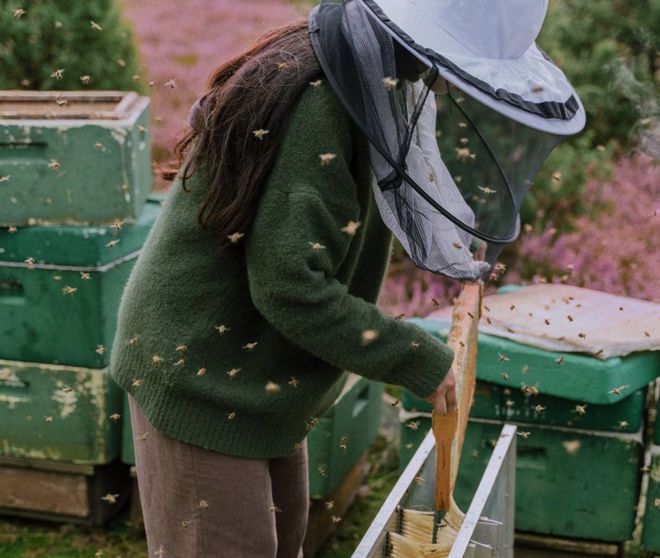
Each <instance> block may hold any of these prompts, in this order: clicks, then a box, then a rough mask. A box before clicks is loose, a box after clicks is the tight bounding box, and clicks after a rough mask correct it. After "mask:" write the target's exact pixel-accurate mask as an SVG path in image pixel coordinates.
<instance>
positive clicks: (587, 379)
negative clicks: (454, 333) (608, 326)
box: [409, 318, 660, 429]
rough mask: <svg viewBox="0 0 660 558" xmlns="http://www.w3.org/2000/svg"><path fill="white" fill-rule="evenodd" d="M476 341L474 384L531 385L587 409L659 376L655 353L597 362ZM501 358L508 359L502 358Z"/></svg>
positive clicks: (427, 322)
mask: <svg viewBox="0 0 660 558" xmlns="http://www.w3.org/2000/svg"><path fill="white" fill-rule="evenodd" d="M409 321H410V322H413V323H415V324H417V325H418V326H420V327H422V328H423V329H425V330H426V331H428V332H429V333H431V334H433V335H436V336H437V337H440V338H443V337H444V338H445V339H446V336H447V332H448V330H449V324H448V323H446V322H441V321H435V320H432V319H428V318H426V319H422V318H411V319H410V320H409ZM478 343H479V350H478V354H477V378H478V379H479V380H482V381H486V382H490V383H493V384H496V385H499V386H502V387H508V388H511V389H512V390H520V389H521V387H522V386H523V384H524V385H527V386H532V387H536V388H537V389H538V391H539V393H541V394H543V395H550V396H556V397H561V398H565V399H569V400H572V401H576V402H578V403H586V404H587V405H611V404H613V403H619V402H621V401H622V400H623V399H625V398H626V397H627V396H629V395H630V394H632V393H635V392H636V391H637V390H639V389H643V388H646V386H647V385H648V384H649V383H651V382H653V381H655V379H656V377H657V376H658V373H659V372H660V351H647V352H636V353H631V354H629V355H627V356H624V357H612V358H608V359H606V360H601V359H598V358H594V357H592V356H589V355H586V354H580V353H557V352H553V351H548V350H545V349H539V348H536V347H532V346H530V345H523V344H521V343H516V342H515V341H512V340H510V339H506V338H503V337H497V336H495V335H489V334H486V333H479V336H478ZM503 356H504V357H506V359H508V360H503V359H502V357H503ZM560 357H563V362H562V364H561V365H560V364H558V363H557V359H558V358H560ZM503 374H506V376H504V375H503ZM620 388H623V389H620ZM615 390H618V391H619V393H617V392H616V391H615ZM603 428H604V429H609V428H611V425H610V424H609V423H606V424H604V425H603Z"/></svg>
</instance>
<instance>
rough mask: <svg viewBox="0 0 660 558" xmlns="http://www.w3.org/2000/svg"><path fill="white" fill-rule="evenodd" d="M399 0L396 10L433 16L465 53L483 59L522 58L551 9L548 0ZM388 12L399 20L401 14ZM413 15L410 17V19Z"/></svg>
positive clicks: (418, 15)
mask: <svg viewBox="0 0 660 558" xmlns="http://www.w3.org/2000/svg"><path fill="white" fill-rule="evenodd" d="M399 2H400V4H399V6H400V7H399V8H398V10H396V11H399V10H402V9H403V10H407V11H412V12H416V14H415V15H416V17H420V18H422V17H423V18H431V20H432V21H434V22H435V23H436V24H437V25H438V26H439V27H441V28H442V29H443V31H444V32H445V33H447V34H448V35H450V36H452V37H453V38H454V39H455V41H456V43H457V44H456V49H457V50H459V49H460V51H461V52H462V53H463V54H464V53H465V50H469V51H471V52H472V53H474V55H475V56H477V57H479V58H499V59H511V58H518V57H520V56H522V55H523V54H524V53H525V52H526V51H527V50H528V49H529V48H530V47H531V46H532V44H533V43H534V41H535V40H536V37H537V36H538V34H539V31H540V30H541V26H542V25H543V20H544V19H545V14H546V11H547V8H548V1H547V0H397V3H399ZM385 3H387V4H390V3H389V2H385ZM387 15H388V16H390V17H391V18H392V19H393V21H394V22H395V23H396V19H397V17H396V16H397V14H391V15H390V14H389V13H388V14H387ZM411 15H413V14H408V17H407V18H406V19H409V20H410V16H411ZM447 46H448V47H449V48H451V45H447ZM461 47H462V48H461ZM449 53H450V52H448V54H449Z"/></svg>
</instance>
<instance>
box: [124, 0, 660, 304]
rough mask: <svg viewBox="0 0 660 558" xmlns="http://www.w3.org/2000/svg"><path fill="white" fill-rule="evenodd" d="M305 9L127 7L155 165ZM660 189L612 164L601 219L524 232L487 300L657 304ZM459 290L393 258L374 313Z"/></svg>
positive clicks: (195, 2)
mask: <svg viewBox="0 0 660 558" xmlns="http://www.w3.org/2000/svg"><path fill="white" fill-rule="evenodd" d="M303 6H304V5H303V4H299V5H297V4H294V3H291V2H287V1H285V0H246V1H244V2H237V1H235V0H214V1H213V2H208V0H187V1H186V3H185V9H182V4H181V3H180V2H173V1H166V0H140V1H135V0H123V9H124V13H125V15H126V16H127V18H128V19H129V20H130V21H132V23H133V25H134V28H135V33H136V37H137V40H138V43H139V45H138V46H139V51H140V57H141V62H142V64H143V65H144V67H145V68H146V71H147V79H148V80H149V81H150V82H152V85H151V87H150V95H151V97H152V100H153V109H152V112H153V116H152V118H153V124H154V127H153V130H154V132H153V142H154V159H155V161H156V162H158V163H164V162H166V161H167V160H168V159H170V157H171V151H172V148H173V146H174V144H175V142H176V139H177V137H179V135H180V134H181V132H182V131H183V130H184V129H185V125H186V119H187V115H188V111H189V108H190V105H191V104H192V102H193V101H194V100H195V98H196V97H197V96H198V95H199V94H200V92H201V91H202V90H203V89H204V86H205V83H206V80H207V79H208V77H209V75H210V74H211V72H212V71H213V70H214V69H215V68H216V67H217V66H218V65H219V64H221V63H222V62H223V61H225V60H227V59H228V58H229V57H230V56H233V55H235V54H237V53H239V52H240V51H241V50H242V49H244V48H245V47H247V46H249V45H250V43H251V42H252V41H253V40H254V39H256V38H257V37H258V36H259V35H260V34H261V33H263V32H265V31H267V30H268V29H270V28H272V27H274V26H276V25H279V24H282V23H286V22H288V21H290V20H292V19H294V18H296V17H301V16H304V15H305V12H306V9H305V8H304V7H303ZM156 180H157V181H158V180H159V179H156ZM659 185H660V167H658V166H657V165H654V163H653V161H652V160H651V159H650V158H649V157H647V156H645V155H631V156H628V157H627V158H624V159H622V160H619V161H618V162H615V163H614V169H613V173H612V176H611V177H610V178H609V179H607V180H606V181H598V180H595V179H592V180H591V181H589V182H588V184H587V186H586V189H585V193H584V196H585V200H586V205H587V206H589V207H593V208H596V207H598V208H599V209H598V210H594V211H590V212H589V215H588V216H582V217H578V218H577V219H576V220H575V222H574V223H573V229H574V230H573V231H572V232H569V233H564V234H561V235H559V234H556V231H555V229H554V228H553V227H552V226H551V225H550V226H546V227H545V229H543V230H538V227H533V228H531V230H529V231H526V232H523V234H522V235H521V237H520V239H519V240H518V241H517V242H516V243H515V247H514V258H513V263H510V264H509V267H508V269H507V270H506V271H505V272H504V274H503V276H502V277H501V278H500V279H499V280H498V281H497V283H496V284H491V285H489V286H488V288H487V292H490V291H491V290H492V289H493V288H494V287H495V285H501V284H507V283H533V282H543V281H547V282H566V283H569V284H575V285H579V286H583V287H588V288H593V289H598V290H602V291H607V292H611V293H616V294H622V295H628V296H633V297H637V298H643V299H647V300H652V301H660V281H658V277H660V235H658V234H657V232H658V225H659V224H660V200H659V196H658V189H659ZM155 187H156V188H157V189H161V188H163V187H166V184H163V183H160V182H156V184H155ZM458 287H459V285H458V283H457V282H455V281H449V280H446V279H443V278H441V277H439V276H436V275H432V274H430V273H428V272H423V271H420V270H418V269H416V268H415V267H414V266H413V265H411V263H410V261H409V260H406V259H405V258H403V259H401V258H398V259H397V261H395V262H393V264H392V266H391V267H390V271H389V274H388V277H387V279H386V281H385V284H384V287H383V289H382V291H381V295H380V298H379V301H378V304H379V306H381V308H382V309H383V310H385V311H387V312H390V313H392V314H400V313H404V314H405V316H406V317H410V316H424V315H426V314H428V313H429V312H431V311H433V310H434V309H435V308H437V307H438V306H444V305H445V304H447V303H448V301H449V300H451V298H452V297H453V296H455V295H456V294H457V292H458Z"/></svg>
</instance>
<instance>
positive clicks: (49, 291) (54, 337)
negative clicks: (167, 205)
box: [0, 197, 162, 368]
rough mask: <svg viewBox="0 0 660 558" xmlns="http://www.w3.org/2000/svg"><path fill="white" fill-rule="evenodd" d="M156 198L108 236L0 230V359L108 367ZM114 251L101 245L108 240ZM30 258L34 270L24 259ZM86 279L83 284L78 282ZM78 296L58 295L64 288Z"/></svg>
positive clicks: (84, 230)
mask: <svg viewBox="0 0 660 558" xmlns="http://www.w3.org/2000/svg"><path fill="white" fill-rule="evenodd" d="M161 199H162V198H160V197H154V198H153V199H151V200H150V201H149V202H148V203H147V204H146V205H145V206H144V209H143V211H142V214H141V215H140V219H139V221H138V222H137V223H136V224H133V225H124V226H123V227H122V228H121V230H120V231H119V235H117V236H115V235H113V234H112V233H113V232H114V231H113V229H112V228H111V227H81V226H71V225H70V226H58V227H55V226H49V227H47V226H34V227H27V228H25V229H19V230H18V231H16V232H15V233H13V234H12V233H9V232H8V231H7V230H3V231H0V355H2V357H3V358H6V359H11V360H22V361H28V362H50V363H54V364H68V365H72V366H84V367H92V368H102V367H104V366H107V364H108V359H109V353H107V352H102V351H99V352H97V348H98V346H99V345H102V346H103V347H106V348H110V346H111V345H112V339H113V337H114V333H115V327H116V317H117V309H118V306H119V300H120V298H121V293H122V290H123V288H124V285H125V283H126V280H127V278H128V275H129V273H130V271H131V268H132V266H133V264H134V263H135V258H136V257H137V252H138V250H139V248H140V247H141V246H142V244H143V243H144V240H145V238H146V237H147V235H148V233H149V230H150V229H151V226H152V225H153V223H154V222H155V220H156V218H157V216H158V212H159V209H160V201H161ZM115 238H117V239H119V240H120V242H119V243H118V244H116V245H115V246H110V247H109V246H106V244H107V243H108V242H109V241H110V240H111V239H115ZM29 257H32V258H34V265H29V264H26V263H24V260H25V259H27V258H29ZM83 273H88V274H89V279H85V278H83V275H82V274H83ZM66 287H71V288H75V289H77V291H76V292H75V293H72V294H64V292H63V289H65V288H66Z"/></svg>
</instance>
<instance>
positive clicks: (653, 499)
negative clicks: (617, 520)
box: [642, 446, 660, 554]
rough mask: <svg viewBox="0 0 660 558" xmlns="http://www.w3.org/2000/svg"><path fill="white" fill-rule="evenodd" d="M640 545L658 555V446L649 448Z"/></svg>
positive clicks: (659, 518)
mask: <svg viewBox="0 0 660 558" xmlns="http://www.w3.org/2000/svg"><path fill="white" fill-rule="evenodd" d="M642 545H643V546H644V548H645V549H646V550H648V551H650V552H654V553H657V554H660V446H653V447H652V448H651V468H650V470H649V487H648V491H647V493H646V511H645V512H644V529H643V531H642Z"/></svg>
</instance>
